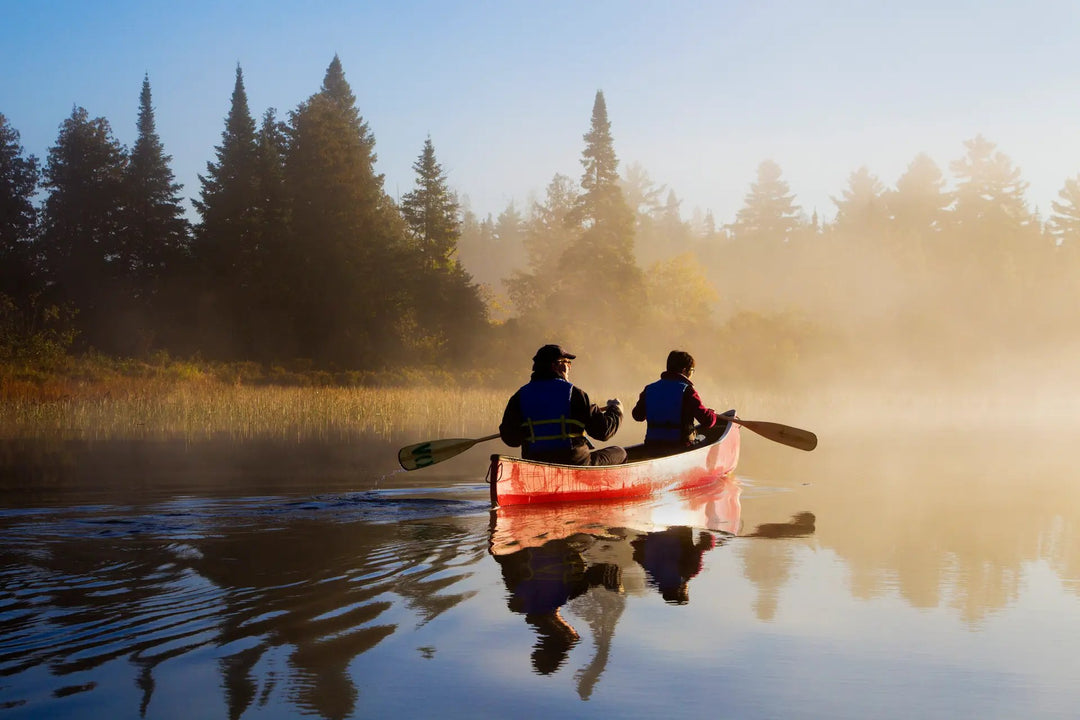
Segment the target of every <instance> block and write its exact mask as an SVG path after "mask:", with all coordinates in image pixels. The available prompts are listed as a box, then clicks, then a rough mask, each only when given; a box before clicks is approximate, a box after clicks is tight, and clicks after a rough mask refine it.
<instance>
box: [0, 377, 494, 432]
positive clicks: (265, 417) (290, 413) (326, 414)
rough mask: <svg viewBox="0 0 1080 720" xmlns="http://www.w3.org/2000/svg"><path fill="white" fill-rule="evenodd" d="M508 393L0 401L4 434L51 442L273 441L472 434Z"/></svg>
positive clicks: (187, 393) (373, 391)
mask: <svg viewBox="0 0 1080 720" xmlns="http://www.w3.org/2000/svg"><path fill="white" fill-rule="evenodd" d="M506 397H507V395H506V393H505V392H503V391H499V390H490V389H473V388H458V387H412V388H397V387H391V388H368V387H314V388H313V387H278V386H244V385H230V384H227V383H221V382H216V381H207V380H205V379H202V380H197V381H192V382H162V381H159V380H148V381H145V382H137V381H133V380H131V379H127V380H126V381H125V382H124V383H122V384H118V385H117V386H115V387H112V388H108V389H103V388H102V387H100V386H95V387H94V388H93V389H92V390H90V391H87V392H84V393H76V394H71V395H66V396H63V397H57V398H51V399H41V398H40V397H25V398H21V397H18V396H16V397H11V395H9V396H8V397H7V398H5V399H4V400H3V401H0V437H3V438H5V439H50V440H83V441H106V440H108V441H114V440H176V439H182V440H186V441H189V442H198V441H200V440H208V439H215V440H231V441H235V442H244V441H249V440H277V441H291V442H297V443H303V442H312V441H316V442H341V441H351V440H355V439H358V438H361V437H365V438H370V437H373V436H374V437H377V438H380V439H400V438H403V437H416V438H417V439H424V438H427V437H454V436H461V437H468V436H470V435H472V434H476V433H481V434H488V433H491V432H493V431H494V429H495V428H496V427H497V426H498V423H499V420H500V419H501V417H502V410H503V407H504V405H505V402H506Z"/></svg>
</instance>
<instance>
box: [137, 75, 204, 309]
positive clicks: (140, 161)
mask: <svg viewBox="0 0 1080 720" xmlns="http://www.w3.org/2000/svg"><path fill="white" fill-rule="evenodd" d="M171 160H172V157H171V156H169V155H166V154H165V149H164V147H163V146H162V144H161V139H160V138H159V137H158V134H157V130H156V128H155V123H154V108H153V105H152V104H151V101H150V78H149V77H148V76H146V77H144V78H143V84H142V91H141V92H140V94H139V120H138V135H137V137H136V140H135V145H134V146H133V147H132V149H131V154H130V159H129V162H128V165H127V169H126V174H125V180H126V184H127V202H126V203H125V208H124V210H125V212H124V229H123V247H122V251H121V252H122V256H121V259H120V262H121V263H122V264H123V265H124V266H126V268H127V270H128V271H129V272H130V273H131V274H132V276H133V280H134V283H133V285H134V286H133V290H134V292H135V298H136V299H140V300H150V299H152V298H153V297H154V296H155V295H156V294H157V293H158V291H159V290H160V285H161V282H162V280H163V279H164V275H165V273H166V272H169V271H175V270H176V269H177V265H178V263H180V262H181V261H182V258H183V257H184V255H185V254H186V252H187V250H188V244H189V232H190V229H189V227H188V222H187V220H186V219H185V218H184V209H183V207H182V206H181V200H180V197H179V192H180V189H181V188H182V187H183V186H182V185H180V184H179V183H177V182H175V176H174V175H173V172H172V170H171V169H170V168H169V162H170V161H171Z"/></svg>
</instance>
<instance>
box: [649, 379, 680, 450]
mask: <svg viewBox="0 0 1080 720" xmlns="http://www.w3.org/2000/svg"><path fill="white" fill-rule="evenodd" d="M688 387H690V386H689V385H688V384H687V383H685V382H681V381H679V380H668V379H660V380H657V381H656V382H654V383H652V384H651V385H646V386H645V419H646V420H647V421H648V426H647V427H646V429H645V441H646V442H649V441H665V442H678V441H681V440H685V439H686V437H685V436H684V434H683V419H682V407H683V393H684V392H686V388H688Z"/></svg>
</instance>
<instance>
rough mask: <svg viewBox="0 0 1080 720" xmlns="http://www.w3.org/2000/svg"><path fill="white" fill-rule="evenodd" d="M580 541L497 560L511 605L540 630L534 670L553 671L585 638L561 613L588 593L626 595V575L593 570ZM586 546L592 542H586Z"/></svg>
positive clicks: (607, 567)
mask: <svg viewBox="0 0 1080 720" xmlns="http://www.w3.org/2000/svg"><path fill="white" fill-rule="evenodd" d="M582 542H583V539H582V538H568V539H558V540H552V541H549V542H546V543H544V544H543V545H541V546H539V547H528V548H524V549H521V550H517V551H516V552H512V553H510V554H508V555H495V559H496V560H497V561H498V563H499V567H500V569H501V570H502V575H503V580H504V581H505V582H506V589H507V591H508V592H509V593H510V598H509V600H508V602H507V605H508V606H509V608H510V609H511V610H513V611H514V612H517V613H521V614H523V615H524V616H525V622H527V623H529V624H530V625H532V626H533V627H534V628H536V633H537V641H536V645H534V647H533V653H532V663H533V668H534V669H535V670H536V671H537V672H538V673H541V674H544V675H547V674H550V673H552V672H555V671H556V670H557V669H559V667H560V666H561V665H562V664H563V662H565V661H566V658H567V656H568V654H569V652H570V648H572V647H573V646H574V645H575V644H576V643H577V642H578V640H579V639H580V638H581V636H580V635H579V634H578V632H577V630H575V629H574V627H573V626H572V625H571V624H570V623H569V622H567V621H566V619H565V618H564V617H563V615H562V613H561V608H562V606H563V605H565V604H566V603H567V602H569V601H570V600H572V599H574V598H576V597H578V596H580V595H582V594H584V593H585V592H587V591H588V590H589V589H590V588H593V587H602V588H605V589H607V590H610V591H612V592H620V591H621V590H622V584H621V577H622V571H621V570H620V569H619V567H618V566H617V565H614V564H612V563H599V564H595V565H591V566H590V565H589V564H588V563H586V561H585V558H584V557H583V556H582V554H581V550H582V547H581V543H582ZM584 542H588V540H584Z"/></svg>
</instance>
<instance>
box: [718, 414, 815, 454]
mask: <svg viewBox="0 0 1080 720" xmlns="http://www.w3.org/2000/svg"><path fill="white" fill-rule="evenodd" d="M716 419H717V420H727V421H728V422H733V423H735V424H736V425H742V426H743V427H744V428H746V429H747V430H751V431H753V432H756V433H757V434H758V435H760V436H761V437H763V438H768V439H769V440H772V441H773V442H778V443H782V444H784V445H788V446H790V447H793V448H798V449H799V450H806V451H810V450H813V449H814V448H816V447H817V435H815V434H814V433H812V432H810V431H809V430H800V429H799V428H797V427H791V426H790V425H781V424H780V423H774V422H765V421H763V420H743V419H742V418H737V417H732V416H731V415H717V416H716Z"/></svg>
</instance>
